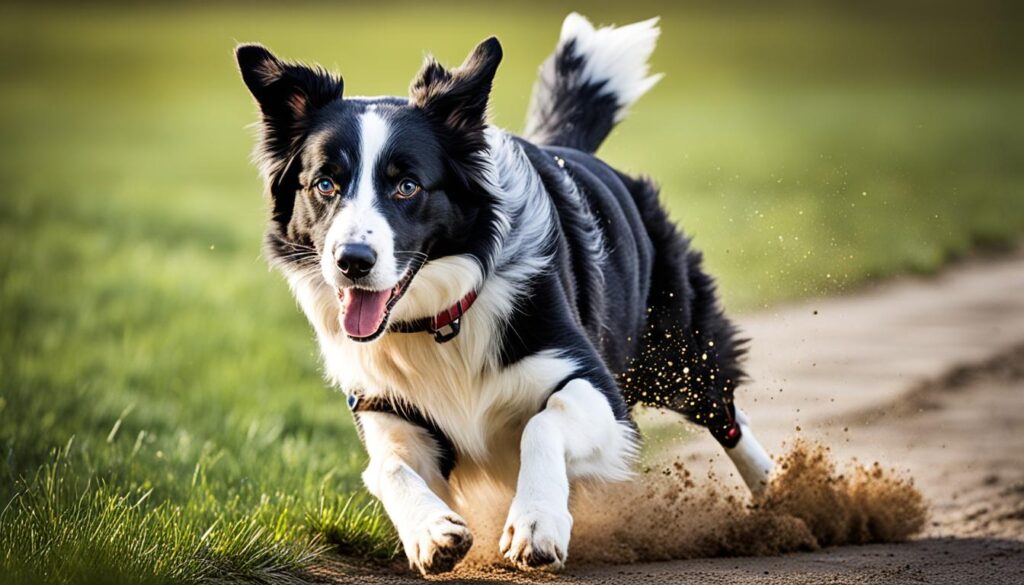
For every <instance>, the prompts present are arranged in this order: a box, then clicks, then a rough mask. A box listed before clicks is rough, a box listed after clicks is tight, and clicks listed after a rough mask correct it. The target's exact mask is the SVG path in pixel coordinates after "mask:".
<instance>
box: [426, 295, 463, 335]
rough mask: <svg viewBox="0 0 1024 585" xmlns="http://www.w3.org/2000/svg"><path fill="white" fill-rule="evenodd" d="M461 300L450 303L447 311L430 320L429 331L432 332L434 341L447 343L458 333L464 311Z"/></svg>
mask: <svg viewBox="0 0 1024 585" xmlns="http://www.w3.org/2000/svg"><path fill="white" fill-rule="evenodd" d="M463 302H464V301H463V300H460V301H459V302H457V303H455V304H454V305H452V306H451V307H450V308H449V309H448V310H447V311H445V312H444V313H441V314H440V315H437V316H436V317H434V318H433V319H431V320H430V332H431V333H433V334H434V341H436V342H438V343H447V342H449V341H451V340H453V339H455V337H456V336H457V335H458V334H459V331H460V329H461V324H460V321H461V320H462V315H463V314H464V313H465V308H464V307H463V306H462V305H463Z"/></svg>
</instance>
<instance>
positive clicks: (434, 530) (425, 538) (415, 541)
mask: <svg viewBox="0 0 1024 585" xmlns="http://www.w3.org/2000/svg"><path fill="white" fill-rule="evenodd" d="M402 545H403V546H404V547H405V555H406V556H407V557H409V566H410V567H412V568H413V569H416V570H417V571H419V572H420V573H422V574H424V575H434V574H437V573H447V572H448V571H451V570H452V569H453V568H455V565H457V564H458V563H459V561H461V560H462V558H463V557H465V556H466V553H467V552H469V548H470V547H471V546H473V534H472V533H470V531H469V528H467V527H466V521H465V520H463V519H462V518H460V517H459V516H458V515H457V514H455V513H454V512H449V513H446V514H440V515H438V516H435V517H433V518H431V519H429V520H428V521H426V522H424V523H422V524H420V525H419V526H417V527H415V528H414V529H413V530H412V531H410V533H409V534H408V535H407V536H406V537H404V538H403V539H402Z"/></svg>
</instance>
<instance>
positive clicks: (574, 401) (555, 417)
mask: <svg viewBox="0 0 1024 585" xmlns="http://www.w3.org/2000/svg"><path fill="white" fill-rule="evenodd" d="M635 448H636V439H635V433H634V431H633V429H632V428H631V427H630V426H629V425H628V424H627V423H623V422H621V421H618V420H616V418H615V416H614V414H613V413H612V409H611V406H610V405H609V403H608V400H607V398H605V396H604V395H603V394H602V393H601V392H600V391H598V390H597V389H596V388H594V386H593V385H592V384H591V383H590V382H588V381H586V380H582V379H575V380H572V381H571V382H569V383H568V384H567V385H566V386H565V387H564V388H562V389H561V390H559V391H558V392H555V393H554V394H553V395H552V396H551V398H549V399H548V401H547V405H546V406H545V408H544V410H543V411H541V412H540V413H539V414H537V415H535V416H534V417H533V418H531V419H530V421H529V422H528V423H527V425H526V428H525V429H524V430H523V437H522V441H521V444H520V467H519V480H518V484H517V486H516V495H515V498H513V500H512V506H511V508H510V509H509V514H508V520H507V521H506V523H505V530H504V532H503V533H502V536H501V542H500V548H501V552H502V554H504V555H505V558H507V559H508V560H510V561H512V562H513V563H515V564H516V565H518V566H520V567H523V568H528V567H532V568H547V569H559V568H561V567H562V566H563V565H564V564H565V559H566V557H567V555H568V552H569V534H570V532H571V530H572V516H571V515H570V514H569V481H570V480H571V479H573V478H576V477H594V478H598V479H605V480H621V479H626V478H628V477H629V475H630V470H629V464H630V461H631V460H632V456H633V454H634V453H635Z"/></svg>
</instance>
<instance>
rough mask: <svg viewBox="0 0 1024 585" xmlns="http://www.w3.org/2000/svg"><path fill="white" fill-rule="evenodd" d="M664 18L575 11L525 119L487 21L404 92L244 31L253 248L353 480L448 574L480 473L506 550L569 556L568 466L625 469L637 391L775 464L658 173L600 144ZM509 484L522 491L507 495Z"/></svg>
mask: <svg viewBox="0 0 1024 585" xmlns="http://www.w3.org/2000/svg"><path fill="white" fill-rule="evenodd" d="M656 24H657V19H652V20H648V21H645V22H639V23H635V24H631V25H628V26H623V27H618V28H615V27H605V28H594V27H593V26H592V25H591V23H590V22H589V21H588V20H587V19H585V18H584V17H582V16H580V15H578V14H570V15H569V16H568V18H566V20H565V23H564V25H563V27H562V34H561V39H560V41H559V43H558V45H557V47H556V49H555V52H554V53H553V54H552V55H551V56H550V57H549V58H548V59H547V61H546V62H545V63H544V64H543V65H542V67H541V71H540V78H539V80H538V81H537V83H536V86H535V88H534V91H533V97H532V101H531V105H530V109H529V115H528V120H527V123H526V131H525V132H524V135H523V137H519V136H516V135H514V134H511V133H509V132H507V131H504V130H501V129H499V128H496V127H494V126H491V125H490V124H488V121H487V108H488V96H489V93H490V91H491V85H492V82H493V80H494V74H495V72H496V71H497V69H498V64H499V63H500V62H501V57H502V49H501V45H500V44H499V42H498V40H497V39H495V38H490V39H487V40H485V41H484V42H482V43H481V44H480V45H479V46H477V47H476V49H475V50H474V51H473V52H472V54H470V55H469V57H468V58H467V59H466V60H465V62H464V63H463V64H462V65H461V66H459V67H456V68H446V67H444V66H442V65H441V64H440V63H438V62H437V61H435V60H434V59H432V58H429V57H428V58H427V60H426V63H425V64H424V65H423V67H422V69H421V70H420V72H419V73H418V74H417V75H416V77H415V79H414V80H413V82H412V86H411V88H410V91H409V96H408V97H354V96H348V95H345V94H344V92H343V82H342V79H341V77H339V76H337V75H333V74H330V73H328V72H326V71H324V70H322V69H319V68H314V67H307V66H304V65H301V64H296V63H291V62H286V61H282V60H280V59H278V58H277V57H275V56H274V55H273V54H271V53H270V52H269V51H268V50H267V49H265V48H264V47H262V46H260V45H242V46H239V47H238V48H237V50H236V57H237V60H238V65H239V67H240V69H241V74H242V78H243V80H244V81H245V84H246V85H247V86H248V88H249V90H250V92H251V93H252V95H253V96H254V97H255V99H256V102H257V104H258V106H259V109H260V112H261V113H262V121H261V125H260V127H261V136H260V139H259V144H258V147H257V150H256V158H257V162H258V165H259V168H260V170H261V171H262V174H263V178H264V181H265V184H266V190H267V193H268V196H269V202H270V221H269V224H268V229H267V232H266V239H265V248H266V255H267V256H268V258H269V261H270V262H271V264H273V265H274V266H275V267H277V268H278V269H279V270H280V271H281V272H282V273H283V274H284V275H285V277H286V278H287V280H288V283H289V285H290V286H291V289H292V291H293V293H294V294H295V297H296V298H297V299H298V303H299V304H300V306H301V307H302V310H303V311H304V312H305V313H306V316H307V317H308V318H309V321H310V323H311V324H312V326H313V329H314V330H315V331H316V336H317V339H318V340H319V344H320V350H321V353H322V355H323V362H324V364H325V370H326V374H327V377H328V378H329V380H330V382H332V383H333V384H335V385H337V386H338V387H340V388H341V389H343V390H344V392H345V393H346V395H347V397H348V404H349V407H350V408H351V410H352V412H353V416H354V418H355V421H356V424H357V427H358V428H359V431H360V436H361V437H362V441H363V443H364V444H365V447H366V450H367V451H368V453H369V465H368V467H367V469H366V471H365V473H364V474H363V479H364V481H365V483H366V487H367V489H368V490H369V491H370V492H371V493H372V494H374V495H375V496H376V497H377V498H379V499H380V501H381V502H382V503H383V505H384V509H385V510H386V511H387V513H388V515H389V516H390V518H391V520H392V521H393V522H394V525H395V527H396V528H397V531H398V534H399V536H400V538H401V541H402V544H403V546H404V548H405V553H406V555H407V556H408V558H409V562H410V565H411V566H412V567H414V568H416V569H418V570H419V571H420V572H422V573H424V574H428V573H440V572H446V571H449V570H451V569H452V568H453V567H454V566H455V565H456V564H457V563H458V562H459V561H460V560H462V558H463V557H464V556H465V555H466V553H467V551H468V550H469V548H470V546H471V544H472V542H473V537H472V534H471V533H470V530H469V528H468V526H467V524H466V522H465V521H464V520H463V518H462V517H461V516H460V515H459V514H458V513H457V512H456V511H455V510H456V509H462V510H467V506H466V502H467V497H468V496H469V494H470V492H472V490H473V489H474V486H481V485H488V486H490V487H494V486H499V487H501V486H503V487H504V488H505V489H507V490H509V493H514V497H512V500H511V502H512V503H511V506H510V508H509V510H508V516H507V521H506V522H505V526H504V530H503V533H502V535H501V537H500V542H499V547H500V551H501V553H502V554H503V555H504V556H505V558H507V559H508V560H509V561H510V562H512V563H513V564H515V565H516V566H519V567H521V568H549V569H558V568H561V567H562V566H563V565H564V563H565V560H566V556H567V554H568V552H569V536H570V532H571V528H572V523H573V519H572V516H571V515H570V513H569V491H570V484H571V483H572V482H574V481H578V480H584V479H588V480H604V481H616V480H623V479H626V478H628V477H630V475H631V463H632V462H633V459H634V457H635V455H636V452H637V445H638V438H639V437H638V432H637V428H636V425H635V424H634V422H633V421H632V420H631V417H630V409H631V408H632V407H633V406H634V405H636V404H647V405H654V406H657V407H661V408H667V409H671V410H674V411H677V412H679V413H681V414H683V415H685V416H686V417H687V418H689V419H690V420H692V421H694V422H696V423H697V424H700V425H703V426H705V427H707V428H708V430H709V431H710V432H711V434H712V435H713V436H714V438H715V439H717V440H718V442H719V443H721V444H722V446H723V447H724V448H725V450H726V453H728V455H729V457H730V458H731V459H732V460H733V462H734V463H735V465H736V467H737V468H738V470H739V473H740V475H741V476H742V478H743V480H744V481H745V483H746V484H747V486H748V487H749V488H750V489H751V491H753V492H755V493H756V492H759V491H761V490H762V489H763V488H764V486H765V485H766V482H767V479H768V475H769V473H770V470H771V468H772V461H771V459H770V458H769V457H768V455H767V454H766V453H765V451H764V449H762V448H761V447H760V445H758V443H757V442H756V440H755V439H754V436H753V434H752V433H751V431H750V428H749V423H748V420H747V418H746V417H745V416H744V414H743V413H742V411H740V410H739V409H737V408H736V406H735V405H734V403H733V391H734V389H735V387H736V385H737V383H739V382H740V381H741V379H742V377H743V372H742V370H741V367H740V365H739V361H740V358H741V356H742V354H743V347H742V342H741V341H740V340H738V339H737V331H736V328H735V327H734V326H733V325H732V323H730V321H729V320H727V319H726V317H725V316H724V315H723V313H722V310H721V309H720V307H719V304H718V301H717V299H716V296H715V287H714V283H713V280H712V279H711V277H709V276H708V275H707V274H706V273H705V272H704V271H703V270H702V268H701V256H700V254H699V253H698V252H696V251H694V250H693V249H691V248H690V246H689V240H688V239H686V238H685V237H684V236H683V235H682V234H681V233H680V232H679V231H678V230H677V229H676V227H675V226H674V225H673V224H672V223H671V222H670V220H669V217H668V214H667V213H666V211H665V209H664V208H663V207H662V206H661V205H660V203H659V200H658V190H657V188H656V187H655V185H654V184H653V183H652V182H651V181H650V180H648V179H645V178H638V177H632V176H628V175H626V174H623V173H621V172H619V171H617V170H615V169H614V168H612V167H610V166H608V165H607V164H605V163H604V162H602V161H601V160H600V159H598V158H596V157H595V156H594V152H595V151H596V150H597V148H598V146H600V144H601V142H602V141H603V140H604V139H605V138H606V137H607V136H608V134H609V133H610V132H611V130H612V128H613V127H614V126H615V124H616V123H617V122H619V121H621V120H622V119H623V118H624V117H625V115H626V111H627V109H628V108H629V106H630V105H631V104H632V103H633V102H634V101H636V100H637V99H638V98H639V97H640V96H641V95H642V94H644V93H645V92H646V91H648V90H649V89H651V87H652V86H654V84H655V83H656V82H657V81H658V80H659V79H660V75H649V68H648V65H647V60H648V58H649V56H650V54H651V53H652V51H653V50H654V45H655V41H656V40H657V37H658V34H659V29H658V28H657V26H656ZM513 490H514V492H513Z"/></svg>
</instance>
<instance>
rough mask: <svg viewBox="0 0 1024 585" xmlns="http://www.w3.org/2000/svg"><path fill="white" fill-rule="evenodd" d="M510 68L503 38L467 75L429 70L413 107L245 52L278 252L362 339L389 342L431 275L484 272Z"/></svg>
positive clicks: (469, 62)
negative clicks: (471, 260)
mask: <svg viewBox="0 0 1024 585" xmlns="http://www.w3.org/2000/svg"><path fill="white" fill-rule="evenodd" d="M501 56H502V53H501V45H500V44H499V43H498V41H497V39H494V38H491V39H488V40H486V41H484V42H483V43H481V44H480V45H479V46H478V47H477V48H476V50H474V51H473V53H472V54H470V56H469V57H468V58H467V59H466V61H465V62H464V63H463V64H462V65H461V66H460V67H458V68H455V69H450V70H449V69H445V68H444V67H442V66H441V65H440V64H438V63H437V62H436V61H434V60H432V59H428V60H427V62H426V64H425V65H424V66H423V68H422V70H421V71H420V72H419V74H418V75H417V76H416V78H415V79H414V81H413V83H412V87H411V89H410V97H409V98H391V97H386V98H345V97H344V96H343V91H342V90H343V82H342V79H341V78H340V77H338V76H335V75H332V74H329V73H327V72H325V71H323V70H322V69H319V68H311V67H307V66H304V65H299V64H294V63H287V62H283V61H281V60H279V59H278V58H277V57H275V56H274V55H273V54H271V53H270V51H268V50H267V49H265V48H263V47H262V46H259V45H242V46H240V47H238V49H237V50H236V57H237V59H238V65H239V67H240V69H241V72H242V78H243V80H244V81H245V84H246V85H247V86H248V88H249V90H250V91H251V92H252V95H253V96H254V97H255V98H256V101H257V103H258V104H259V107H260V111H261V112H262V114H263V116H262V132H261V139H260V146H259V149H258V151H257V152H258V158H259V161H260V165H261V167H262V170H263V174H264V179H265V181H266V183H267V188H268V192H269V194H270V198H271V222H270V227H269V230H268V234H267V242H268V254H269V256H270V259H271V261H272V262H273V263H275V264H277V265H278V266H280V267H282V268H283V269H284V270H286V271H292V272H293V273H305V274H308V275H311V276H313V277H314V278H322V279H323V282H322V284H321V283H318V284H320V285H321V286H327V287H330V288H331V289H332V290H334V291H335V292H336V293H337V295H338V299H339V302H340V303H341V309H342V317H341V326H342V329H343V330H344V332H345V334H347V335H348V336H349V337H350V338H352V339H357V340H363V341H368V340H372V339H375V338H376V337H378V336H379V335H380V334H381V333H382V332H384V331H385V330H386V328H387V326H388V320H389V318H390V314H391V312H392V309H393V307H394V306H395V304H396V303H397V302H398V301H399V300H400V299H401V298H402V296H403V295H404V294H405V292H406V290H408V288H409V287H410V285H411V283H412V281H413V279H414V278H415V277H416V275H417V272H418V271H419V270H420V269H421V268H422V267H423V266H424V264H427V263H430V262H432V261H436V260H438V259H441V258H445V257H449V256H465V255H469V256H470V257H475V258H477V259H478V260H479V261H480V263H481V265H482V264H484V262H485V257H486V251H485V250H483V249H481V246H486V243H487V242H488V241H489V240H490V239H491V238H489V237H487V232H488V230H489V226H490V223H491V217H490V216H491V213H492V205H493V202H492V201H490V200H489V199H488V194H487V190H486V189H484V188H482V185H483V183H485V181H486V178H485V173H486V158H485V152H486V149H487V142H486V137H485V129H486V115H487V103H488V96H489V94H490V90H491V84H492V82H493V79H494V74H495V72H496V70H497V68H498V64H499V62H500V61H501ZM313 273H316V274H315V275H314V274H313ZM422 316H429V315H422Z"/></svg>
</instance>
